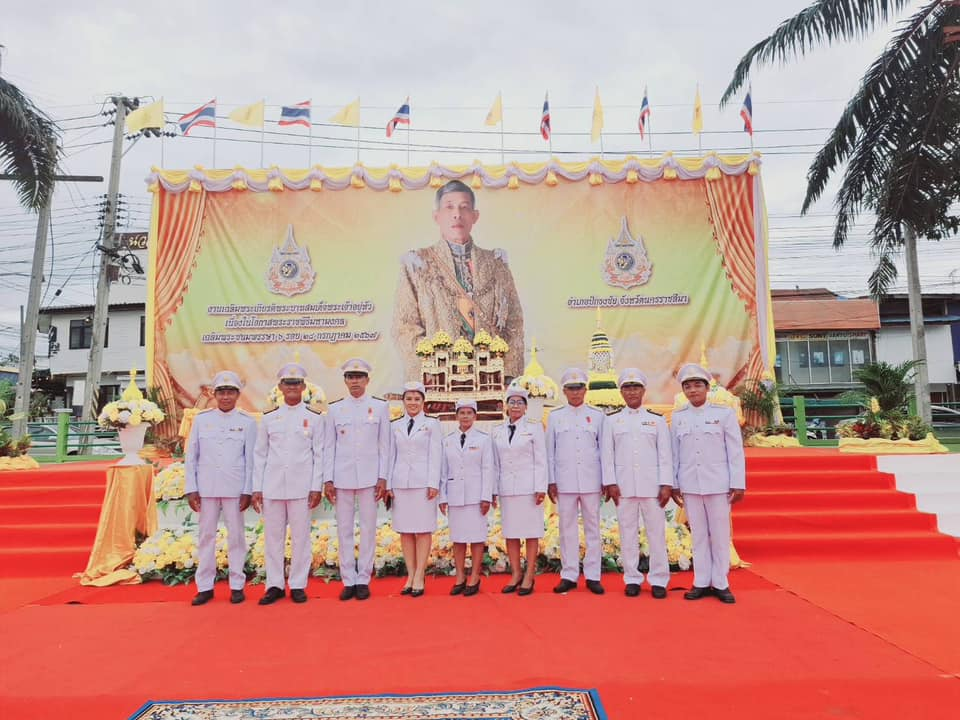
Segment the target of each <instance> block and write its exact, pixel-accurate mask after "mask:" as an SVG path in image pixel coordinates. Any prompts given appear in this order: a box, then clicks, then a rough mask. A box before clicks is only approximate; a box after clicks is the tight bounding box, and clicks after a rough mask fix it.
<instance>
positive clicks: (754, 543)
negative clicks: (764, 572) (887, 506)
mask: <svg viewBox="0 0 960 720" xmlns="http://www.w3.org/2000/svg"><path fill="white" fill-rule="evenodd" d="M735 538H736V546H737V551H738V552H739V553H740V555H741V557H743V558H744V559H745V560H747V561H749V562H756V561H757V560H760V559H762V558H765V557H766V558H788V557H794V558H812V557H819V558H823V559H831V558H832V559H841V558H844V559H854V558H858V557H862V558H871V559H880V558H888V559H890V558H897V559H911V558H924V559H931V558H938V557H939V558H946V557H950V558H956V557H957V554H958V553H957V549H958V545H957V542H956V540H955V539H954V538H952V537H950V536H949V535H942V534H940V533H935V532H929V531H927V532H922V531H914V532H870V533H866V532H865V533H840V532H805V533H794V534H782V535H776V536H771V535H768V534H757V533H740V532H739V531H738V530H736V531H735Z"/></svg>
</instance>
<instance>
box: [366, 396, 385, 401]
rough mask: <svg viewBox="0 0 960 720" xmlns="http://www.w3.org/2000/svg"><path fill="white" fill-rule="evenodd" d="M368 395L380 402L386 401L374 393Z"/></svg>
mask: <svg viewBox="0 0 960 720" xmlns="http://www.w3.org/2000/svg"><path fill="white" fill-rule="evenodd" d="M370 397H371V398H373V399H374V400H379V401H380V402H382V403H385V402H386V400H384V399H383V398H382V397H378V396H376V395H371V396H370Z"/></svg>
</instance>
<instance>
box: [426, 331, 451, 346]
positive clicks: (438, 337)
mask: <svg viewBox="0 0 960 720" xmlns="http://www.w3.org/2000/svg"><path fill="white" fill-rule="evenodd" d="M452 342H453V339H452V338H451V337H450V336H449V335H448V334H447V333H445V332H444V331H443V330H437V332H436V333H434V335H433V337H432V338H430V344H431V345H433V347H434V348H445V347H449V346H450V344H451V343H452Z"/></svg>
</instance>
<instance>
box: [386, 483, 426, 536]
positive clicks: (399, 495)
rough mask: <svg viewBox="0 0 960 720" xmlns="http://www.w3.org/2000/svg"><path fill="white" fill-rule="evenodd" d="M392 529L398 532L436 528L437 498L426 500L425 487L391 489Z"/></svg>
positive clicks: (424, 531)
mask: <svg viewBox="0 0 960 720" xmlns="http://www.w3.org/2000/svg"><path fill="white" fill-rule="evenodd" d="M392 524H393V529H394V530H395V531H396V532H398V533H432V532H435V531H436V529H437V499H436V498H434V499H433V500H427V488H425V487H424V488H408V489H406V490H400V489H397V490H394V491H393V514H392Z"/></svg>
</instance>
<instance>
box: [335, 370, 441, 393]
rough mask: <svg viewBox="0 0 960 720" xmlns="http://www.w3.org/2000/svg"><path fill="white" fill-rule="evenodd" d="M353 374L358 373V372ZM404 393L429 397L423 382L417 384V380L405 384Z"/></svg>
mask: <svg viewBox="0 0 960 720" xmlns="http://www.w3.org/2000/svg"><path fill="white" fill-rule="evenodd" d="M352 372H357V371H356V370H354V371H352ZM403 392H404V393H407V392H418V393H420V395H421V396H422V397H426V396H427V389H426V388H425V387H424V386H423V383H422V382H417V381H416V380H411V381H410V382H406V383H404V384H403Z"/></svg>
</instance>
